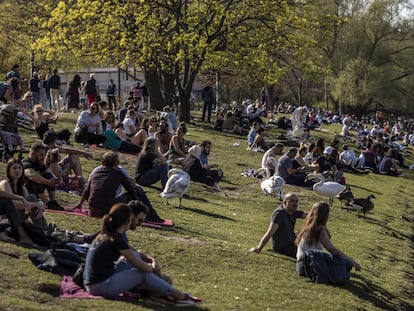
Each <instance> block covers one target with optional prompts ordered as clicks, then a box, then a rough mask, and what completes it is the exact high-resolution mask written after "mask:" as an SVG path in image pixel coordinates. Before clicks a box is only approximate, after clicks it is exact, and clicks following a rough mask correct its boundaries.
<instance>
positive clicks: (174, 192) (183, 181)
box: [160, 168, 190, 207]
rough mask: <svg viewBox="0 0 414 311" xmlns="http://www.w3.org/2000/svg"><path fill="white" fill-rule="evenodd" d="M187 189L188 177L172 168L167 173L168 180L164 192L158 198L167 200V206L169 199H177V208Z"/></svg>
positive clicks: (188, 184)
mask: <svg viewBox="0 0 414 311" xmlns="http://www.w3.org/2000/svg"><path fill="white" fill-rule="evenodd" d="M188 188H190V175H188V174H187V172H184V171H183V170H180V169H176V168H173V169H170V170H169V171H168V180H167V183H166V184H165V188H164V191H163V192H161V194H160V196H161V197H162V198H166V199H167V204H169V203H168V199H169V198H176V197H179V198H180V205H179V207H181V200H182V198H183V196H184V194H185V193H186V192H187V191H188Z"/></svg>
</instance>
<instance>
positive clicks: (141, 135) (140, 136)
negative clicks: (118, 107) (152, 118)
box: [131, 118, 149, 146]
mask: <svg viewBox="0 0 414 311" xmlns="http://www.w3.org/2000/svg"><path fill="white" fill-rule="evenodd" d="M148 128H149V119H147V118H144V119H143V120H142V122H141V127H140V129H139V131H138V132H137V133H136V134H135V135H134V136H133V137H131V142H132V143H133V144H135V145H138V146H142V145H143V144H144V141H145V139H146V138H147V137H148Z"/></svg>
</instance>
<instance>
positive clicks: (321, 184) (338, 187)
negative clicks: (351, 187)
mask: <svg viewBox="0 0 414 311" xmlns="http://www.w3.org/2000/svg"><path fill="white" fill-rule="evenodd" d="M310 179H319V181H318V182H317V183H316V184H314V185H313V191H315V192H317V193H319V194H320V195H323V196H325V197H328V198H329V206H332V202H333V197H334V196H336V195H337V194H338V193H340V192H341V191H343V190H345V189H346V187H345V186H344V185H342V184H340V183H338V182H335V181H325V177H323V175H321V174H308V176H306V180H310Z"/></svg>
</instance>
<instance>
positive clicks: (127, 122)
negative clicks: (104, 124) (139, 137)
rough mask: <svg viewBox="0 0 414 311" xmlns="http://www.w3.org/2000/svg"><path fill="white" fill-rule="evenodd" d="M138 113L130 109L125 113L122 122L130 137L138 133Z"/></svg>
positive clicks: (125, 131) (126, 133)
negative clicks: (136, 123) (136, 121)
mask: <svg viewBox="0 0 414 311" xmlns="http://www.w3.org/2000/svg"><path fill="white" fill-rule="evenodd" d="M135 120H136V113H135V111H134V110H128V112H127V113H126V115H125V119H124V121H123V122H122V123H123V125H124V133H125V135H127V136H128V137H133V136H134V135H135V134H136V133H137V128H136V126H135Z"/></svg>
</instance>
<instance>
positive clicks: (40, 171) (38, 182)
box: [22, 143, 63, 210]
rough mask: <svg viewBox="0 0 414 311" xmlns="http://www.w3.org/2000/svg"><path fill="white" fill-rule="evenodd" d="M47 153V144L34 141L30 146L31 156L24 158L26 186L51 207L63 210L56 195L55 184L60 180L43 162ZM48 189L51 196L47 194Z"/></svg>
mask: <svg viewBox="0 0 414 311" xmlns="http://www.w3.org/2000/svg"><path fill="white" fill-rule="evenodd" d="M45 154H46V146H45V145H43V144H42V143H33V144H32V146H31V147H30V152H29V157H28V158H27V159H24V160H23V161H22V162H23V167H24V175H25V176H26V178H27V182H26V188H27V191H28V192H29V193H33V194H35V195H36V196H37V197H38V198H39V199H40V200H42V201H43V203H45V204H46V206H47V207H48V208H50V209H57V210H63V207H61V206H60V205H59V204H58V202H57V201H56V196H55V186H56V183H57V182H58V181H59V180H58V179H57V178H55V177H54V176H53V175H52V174H51V173H49V172H47V171H46V169H47V168H46V166H45V165H44V163H43V160H44V159H45ZM45 190H47V191H48V193H49V197H47V195H46V194H45Z"/></svg>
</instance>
